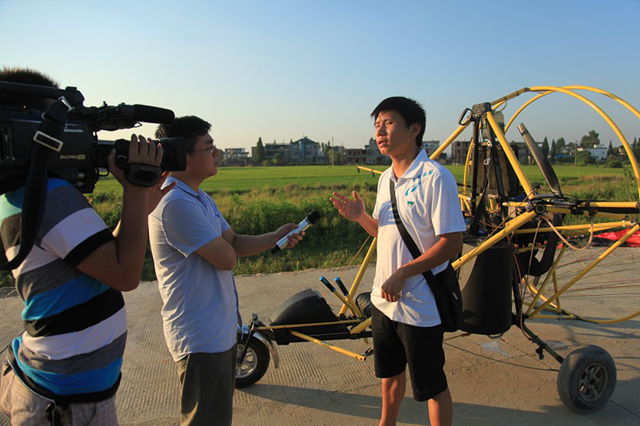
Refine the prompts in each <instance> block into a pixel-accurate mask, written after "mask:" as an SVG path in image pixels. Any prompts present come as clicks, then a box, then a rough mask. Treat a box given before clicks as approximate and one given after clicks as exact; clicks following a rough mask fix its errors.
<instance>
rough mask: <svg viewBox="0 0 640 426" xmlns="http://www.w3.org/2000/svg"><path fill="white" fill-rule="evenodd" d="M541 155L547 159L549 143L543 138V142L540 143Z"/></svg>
mask: <svg viewBox="0 0 640 426" xmlns="http://www.w3.org/2000/svg"><path fill="white" fill-rule="evenodd" d="M542 155H543V156H544V158H549V141H548V140H547V137H546V136H545V137H544V141H542Z"/></svg>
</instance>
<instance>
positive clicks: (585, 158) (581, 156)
mask: <svg viewBox="0 0 640 426" xmlns="http://www.w3.org/2000/svg"><path fill="white" fill-rule="evenodd" d="M595 162H596V159H595V158H593V157H592V156H591V154H589V151H578V152H576V165H578V166H585V165H587V164H594V163H595Z"/></svg>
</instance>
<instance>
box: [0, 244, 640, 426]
mask: <svg viewBox="0 0 640 426" xmlns="http://www.w3.org/2000/svg"><path fill="white" fill-rule="evenodd" d="M591 250H593V251H592V252H591V254H593V253H595V252H596V251H601V249H591ZM572 256H574V260H573V261H572V263H571V264H569V265H568V266H567V267H566V268H565V269H564V272H563V277H564V276H566V277H570V276H571V274H573V273H575V268H577V267H578V266H580V265H583V264H584V262H585V259H586V258H587V257H588V256H587V253H584V252H575V254H572ZM638 260H640V251H638V250H636V249H620V250H618V251H617V252H616V258H615V259H611V260H610V261H606V262H604V263H603V264H602V265H600V266H599V267H598V268H597V269H596V270H594V271H593V272H592V273H590V274H589V275H588V277H587V280H586V281H585V283H584V284H582V285H581V287H580V288H579V289H578V290H576V291H573V292H572V293H568V294H567V297H566V298H563V300H562V301H563V303H564V304H563V306H566V307H568V308H572V309H576V310H578V312H579V313H586V314H590V315H593V316H596V317H600V318H611V317H613V316H617V315H618V314H620V315H622V314H623V313H630V312H632V311H637V310H638V309H640V285H638V283H637V281H636V280H637V277H638V275H640V262H638ZM355 274H356V268H341V269H335V270H312V271H305V272H294V273H282V274H273V275H258V276H244V277H239V278H238V279H237V284H238V292H239V295H240V307H241V311H242V315H243V317H244V319H245V321H247V320H249V319H250V315H251V313H253V312H255V313H257V314H258V315H259V316H260V317H261V318H262V319H263V320H264V321H265V322H267V319H268V317H269V315H270V313H271V312H273V311H274V310H275V309H276V308H277V307H278V306H279V305H280V304H281V303H282V302H283V301H284V300H286V299H287V298H288V297H290V296H291V295H293V294H294V293H296V292H298V291H300V290H302V289H304V288H308V287H312V288H316V289H318V290H320V291H321V293H322V294H323V295H324V297H325V298H326V300H327V301H328V302H329V304H330V305H332V306H333V307H334V308H335V309H336V310H337V309H338V307H339V304H340V303H339V301H338V300H337V299H336V298H335V297H334V296H333V295H331V294H330V293H329V292H328V291H326V290H325V289H324V287H323V286H322V285H321V283H320V282H319V281H318V277H319V276H320V275H324V276H326V277H327V278H329V279H330V280H331V279H333V277H335V276H341V277H342V279H343V281H344V282H345V283H347V285H349V284H350V283H351V281H352V279H353V277H354V276H355ZM372 277H373V268H370V269H369V270H368V271H367V273H366V275H365V279H364V282H363V287H362V289H368V288H369V287H370V283H371V282H372ZM567 279H568V278H567ZM560 281H561V282H566V279H564V280H563V279H561V280H560ZM603 283H607V284H608V285H607V286H606V287H603V286H602V284H603ZM126 302H127V311H128V316H129V339H128V343H127V349H126V353H125V362H124V367H123V380H122V385H121V388H120V391H119V393H118V398H117V405H118V414H119V419H120V422H121V423H122V424H124V425H174V424H178V420H177V410H178V386H177V385H178V378H177V373H176V370H175V366H174V364H173V362H172V360H171V358H170V356H169V354H168V352H167V349H166V346H165V344H164V340H163V336H162V327H161V322H160V315H159V310H160V297H159V294H158V291H157V288H156V286H155V283H151V282H148V283H147V282H144V283H141V285H140V287H139V288H138V289H137V290H136V291H134V292H131V293H128V294H126ZM21 309H22V307H21V302H20V300H19V299H18V298H16V297H15V295H11V294H8V295H7V294H5V297H3V298H2V299H0V315H1V317H2V318H3V321H2V324H0V338H1V339H2V340H1V342H2V343H3V344H4V343H6V342H8V341H9V339H10V337H11V336H14V335H16V334H18V333H19V332H20V331H21V328H20V323H19V315H20V314H19V312H20V310H21ZM528 325H529V327H530V328H531V329H532V330H533V331H534V332H536V333H537V334H538V335H539V336H540V337H541V338H543V339H545V340H546V341H547V342H548V343H550V344H551V345H552V346H553V347H554V348H556V349H557V350H558V351H559V353H560V354H562V355H566V354H568V353H569V352H570V351H572V350H574V349H575V348H576V347H578V346H580V345H584V344H596V345H599V346H602V347H604V348H605V349H606V350H607V351H608V352H609V353H611V355H612V356H613V358H614V360H615V362H616V366H617V372H618V381H617V385H616V388H615V392H614V394H613V397H612V398H611V400H610V402H609V403H608V404H607V405H606V406H605V408H604V409H602V410H600V411H598V412H595V413H592V414H588V415H579V414H574V413H573V412H571V411H569V410H568V409H567V408H566V407H565V406H564V405H563V404H562V402H561V401H560V399H559V397H558V394H557V391H556V378H557V370H558V368H559V364H558V363H557V362H556V361H555V360H554V359H553V358H551V357H550V356H548V355H547V356H546V357H545V358H544V359H542V360H540V359H538V356H537V355H536V353H535V349H536V346H535V345H534V344H532V343H531V342H529V341H528V340H527V338H526V337H525V336H524V335H523V334H522V333H521V332H520V330H519V329H518V328H516V327H512V328H511V329H510V330H509V331H508V332H507V333H505V334H504V335H502V336H500V337H496V338H490V337H487V336H479V335H473V336H466V337H461V336H460V333H452V334H447V335H446V338H447V339H448V340H447V342H446V346H445V350H446V356H447V365H446V370H447V375H448V379H449V385H450V388H451V392H452V394H453V398H454V410H455V417H454V418H455V420H454V423H455V424H456V425H514V424H517V425H539V424H545V426H552V425H603V426H604V425H640V396H639V395H640V331H639V329H640V318H635V319H633V320H630V321H627V322H624V323H621V324H616V325H611V326H599V325H594V324H590V323H587V322H580V321H567V320H560V321H559V320H556V319H553V320H552V319H545V320H535V321H530V322H528ZM336 344H339V345H340V346H342V347H345V348H347V349H350V350H353V351H355V352H360V353H361V352H364V351H365V350H366V349H367V347H368V345H367V344H366V343H365V342H363V341H341V342H336ZM278 350H279V354H280V358H281V365H280V368H278V369H276V368H274V366H273V364H272V365H271V366H270V367H269V370H268V371H267V373H266V375H265V376H264V377H263V379H262V380H261V381H260V382H258V383H257V384H255V385H254V386H252V387H249V388H246V389H243V390H239V391H236V393H235V397H234V404H235V409H234V424H237V425H306V426H308V425H333V424H349V425H353V426H355V425H372V424H376V423H377V419H378V416H379V411H380V396H379V395H380V391H379V382H378V379H376V378H375V377H374V373H373V359H368V360H367V361H357V360H354V359H352V358H349V357H346V356H344V355H341V354H338V353H336V352H333V351H330V350H328V349H326V348H322V347H320V346H318V345H315V344H312V343H294V344H291V345H288V346H280V347H279V348H278ZM427 422H428V421H427V414H426V405H425V404H424V403H417V402H415V401H414V400H413V399H412V398H411V394H410V391H409V393H408V394H407V396H406V397H405V400H404V402H403V405H402V410H401V414H400V419H399V423H400V424H404V425H417V424H426V423H427ZM0 424H2V425H4V424H8V423H7V421H6V419H1V420H0Z"/></svg>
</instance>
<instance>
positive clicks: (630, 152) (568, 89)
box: [492, 85, 640, 197]
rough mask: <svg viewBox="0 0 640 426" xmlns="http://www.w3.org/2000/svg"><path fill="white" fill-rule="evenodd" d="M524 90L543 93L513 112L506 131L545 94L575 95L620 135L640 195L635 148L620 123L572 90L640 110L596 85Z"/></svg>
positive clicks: (498, 104)
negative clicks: (604, 97)
mask: <svg viewBox="0 0 640 426" xmlns="http://www.w3.org/2000/svg"><path fill="white" fill-rule="evenodd" d="M522 90H523V91H531V92H543V93H540V94H538V95H536V96H534V97H533V98H531V99H530V100H528V101H527V102H525V103H524V104H523V105H522V106H521V107H520V108H519V109H518V110H517V111H516V112H515V113H514V114H513V116H512V117H511V119H510V120H509V122H508V123H507V125H506V126H505V128H504V131H505V133H506V132H507V130H508V129H509V127H510V126H511V124H512V123H513V121H514V120H515V119H516V117H517V116H518V115H519V114H520V113H521V112H522V111H523V110H524V109H525V108H526V107H528V106H529V105H531V104H532V103H533V102H535V101H537V100H538V99H540V98H542V97H543V96H546V95H548V94H551V93H554V92H558V93H564V94H566V95H569V96H573V97H574V98H576V99H579V100H581V101H582V102H584V103H585V104H587V105H588V106H590V107H591V108H592V109H593V110H595V111H596V112H597V113H598V114H600V116H602V118H603V119H604V120H605V121H606V122H607V124H609V126H610V127H611V129H612V130H613V131H614V133H615V134H616V136H617V137H618V139H619V140H620V142H621V143H622V146H624V150H625V152H626V153H627V157H628V158H629V162H630V163H631V168H632V169H633V175H634V177H635V179H636V188H637V189H638V196H639V197H640V170H639V169H638V163H637V161H636V159H635V156H634V155H633V150H632V149H631V147H630V146H629V143H628V142H627V139H626V138H625V137H624V135H623V134H622V132H621V131H620V128H619V127H618V125H617V124H616V123H615V122H614V121H613V120H612V119H611V117H609V116H608V115H607V113H605V112H604V111H603V110H602V108H600V107H599V106H598V105H596V104H595V103H594V102H593V101H591V100H589V99H587V98H585V97H584V96H582V95H580V94H578V93H575V92H572V90H589V91H592V92H596V93H600V94H602V95H605V96H608V97H609V98H611V99H613V100H615V101H617V102H618V103H620V104H621V105H622V106H624V107H625V108H627V109H628V110H629V111H631V112H632V113H633V114H634V115H635V116H636V117H638V118H640V111H638V110H637V109H636V108H634V107H633V106H632V105H631V104H629V103H628V102H627V101H625V100H624V99H622V98H620V97H618V96H616V95H614V94H613V93H610V92H607V91H606V90H602V89H598V88H595V87H589V86H579V85H575V86H565V87H554V86H536V87H531V88H525V89H522ZM522 93H523V92H522ZM503 99H504V100H503ZM505 101H506V99H505V98H501V99H498V100H497V101H494V102H492V106H495V107H496V108H497V107H499V106H501V105H502V103H503V102H505ZM492 127H493V126H492Z"/></svg>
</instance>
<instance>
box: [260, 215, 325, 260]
mask: <svg viewBox="0 0 640 426" xmlns="http://www.w3.org/2000/svg"><path fill="white" fill-rule="evenodd" d="M318 219H320V212H318V211H317V210H314V211H312V212H310V213H309V214H308V215H307V217H305V218H304V220H303V221H302V222H300V223H299V224H298V226H297V227H296V229H294V230H293V231H291V232H289V233H288V234H287V235H285V236H284V237H282V238H280V240H279V241H278V242H277V243H276V245H275V246H273V248H272V249H271V253H272V254H273V253H277V252H279V251H280V250H281V249H283V248H285V246H286V245H287V243H288V242H289V239H288V237H289V236H290V235H293V234H299V233H301V232H302V231H304V230H305V229H307V228H308V227H310V226H311V225H313V224H314V223H316V222H317V221H318Z"/></svg>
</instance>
